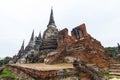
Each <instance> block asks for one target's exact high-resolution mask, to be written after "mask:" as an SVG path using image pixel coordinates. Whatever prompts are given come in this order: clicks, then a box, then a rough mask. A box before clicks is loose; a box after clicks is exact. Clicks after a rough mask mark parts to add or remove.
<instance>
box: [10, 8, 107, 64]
mask: <svg viewBox="0 0 120 80" xmlns="http://www.w3.org/2000/svg"><path fill="white" fill-rule="evenodd" d="M106 54H107V53H106V52H105V50H104V47H103V46H102V45H101V43H100V42H99V41H97V40H96V39H94V38H93V37H91V35H90V34H88V33H87V30H86V25H85V24H84V23H83V24H81V25H79V26H77V27H74V28H73V29H72V31H71V36H70V35H69V34H68V29H67V28H65V29H63V30H60V31H58V29H57V26H56V24H55V21H54V16H53V9H51V13H50V19H49V23H48V25H47V29H46V30H45V31H44V33H43V36H41V33H39V35H38V36H37V37H34V30H33V32H32V35H31V38H30V41H29V43H28V45H27V46H26V47H25V48H24V41H23V43H22V46H21V49H20V50H19V52H18V54H17V55H15V56H14V57H13V59H12V60H11V61H10V63H36V62H45V63H59V62H72V61H73V60H75V59H81V60H84V61H86V62H88V63H95V64H99V65H100V66H105V65H107V66H108V64H109V63H108V61H107V60H109V56H107V57H106Z"/></svg>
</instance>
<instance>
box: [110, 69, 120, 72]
mask: <svg viewBox="0 0 120 80" xmlns="http://www.w3.org/2000/svg"><path fill="white" fill-rule="evenodd" d="M109 72H119V73H120V69H110V70H109Z"/></svg>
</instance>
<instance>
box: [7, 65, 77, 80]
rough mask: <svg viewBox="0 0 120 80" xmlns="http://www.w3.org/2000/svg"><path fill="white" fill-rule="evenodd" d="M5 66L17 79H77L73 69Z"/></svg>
mask: <svg viewBox="0 0 120 80" xmlns="http://www.w3.org/2000/svg"><path fill="white" fill-rule="evenodd" d="M7 67H8V68H9V70H10V71H11V72H12V73H13V74H14V75H15V76H16V77H17V78H18V79H19V80H79V78H78V76H75V75H74V74H75V72H74V70H73V69H62V70H48V71H42V70H36V69H34V68H27V67H21V66H15V65H8V66H7Z"/></svg>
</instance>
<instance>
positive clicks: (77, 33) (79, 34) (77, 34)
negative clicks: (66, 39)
mask: <svg viewBox="0 0 120 80" xmlns="http://www.w3.org/2000/svg"><path fill="white" fill-rule="evenodd" d="M71 35H72V37H74V38H75V39H80V38H86V37H87V36H88V33H87V31H86V26H85V24H81V25H79V26H77V27H75V28H73V29H72V31H71Z"/></svg>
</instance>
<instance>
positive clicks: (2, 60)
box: [0, 57, 11, 65]
mask: <svg viewBox="0 0 120 80" xmlns="http://www.w3.org/2000/svg"><path fill="white" fill-rule="evenodd" d="M10 60H11V57H5V58H4V59H1V60H0V65H4V64H7V63H8V62H9V61H10Z"/></svg>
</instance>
